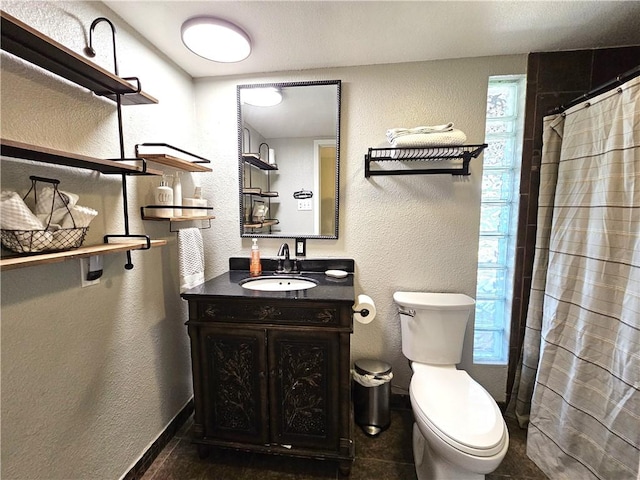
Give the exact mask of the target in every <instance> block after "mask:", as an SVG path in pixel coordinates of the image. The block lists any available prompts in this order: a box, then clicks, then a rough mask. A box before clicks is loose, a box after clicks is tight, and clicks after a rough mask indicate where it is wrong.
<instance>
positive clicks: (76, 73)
mask: <svg viewBox="0 0 640 480" xmlns="http://www.w3.org/2000/svg"><path fill="white" fill-rule="evenodd" d="M0 13H1V14H2V24H1V26H0V30H1V31H2V50H5V51H7V52H9V53H12V54H13V55H16V56H18V57H20V58H22V59H24V60H27V61H28V62H30V63H33V64H35V65H38V66H39V67H42V68H44V69H45V70H49V71H50V72H53V73H55V74H56V75H59V76H61V77H63V78H66V79H67V80H70V81H71V82H73V83H76V84H78V85H81V86H83V87H85V88H88V89H89V90H91V91H92V92H94V93H95V94H96V95H99V96H103V97H107V98H109V99H111V100H115V99H116V94H118V93H119V94H121V97H120V99H121V103H122V105H139V104H149V103H158V100H157V99H155V98H154V97H152V96H151V95H148V94H146V93H144V92H142V91H140V89H139V87H140V84H139V82H137V83H138V84H137V85H136V86H134V85H133V84H132V83H130V82H128V81H127V80H125V79H123V78H120V77H118V76H116V75H114V74H113V73H110V72H109V71H107V70H105V69H103V68H102V67H100V66H98V65H96V64H95V63H93V62H90V61H89V60H87V59H86V58H84V57H82V56H81V55H78V54H77V53H76V52H74V51H73V50H70V49H69V48H67V47H65V46H64V45H62V44H60V43H58V42H56V41H55V40H53V39H52V38H49V37H47V36H46V35H44V34H42V33H40V32H38V31H37V30H35V29H33V28H31V27H30V26H29V25H27V24H26V23H23V22H21V21H20V20H18V19H17V18H15V17H12V16H11V15H9V14H8V13H6V12H0ZM136 80H137V79H136Z"/></svg>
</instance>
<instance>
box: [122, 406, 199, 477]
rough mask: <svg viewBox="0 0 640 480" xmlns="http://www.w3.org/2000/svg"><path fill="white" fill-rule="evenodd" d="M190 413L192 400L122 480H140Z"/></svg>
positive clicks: (191, 411)
mask: <svg viewBox="0 0 640 480" xmlns="http://www.w3.org/2000/svg"><path fill="white" fill-rule="evenodd" d="M192 413H193V398H191V400H189V401H188V402H187V403H186V404H185V406H184V407H182V410H180V411H179V412H178V414H177V415H176V416H175V417H173V420H171V421H170V422H169V424H168V425H167V426H166V427H165V429H164V430H163V431H162V432H161V433H160V435H158V438H156V440H155V441H154V442H153V443H152V444H151V446H150V447H149V448H148V449H147V451H146V452H144V453H143V454H142V456H141V457H140V460H138V461H137V462H136V463H135V465H134V466H133V467H132V468H131V469H130V470H129V471H128V472H127V473H125V474H124V476H122V480H138V479H140V478H142V476H143V475H144V473H145V472H146V471H147V470H148V469H149V467H150V466H151V464H152V463H153V461H154V460H155V459H156V457H157V456H158V455H159V454H160V452H161V451H162V449H163V448H164V447H166V446H167V444H168V443H169V441H170V440H171V439H172V438H173V437H174V436H175V434H176V433H177V432H178V430H180V428H182V426H183V425H184V424H185V422H186V421H187V420H188V419H189V417H190V416H191V414H192Z"/></svg>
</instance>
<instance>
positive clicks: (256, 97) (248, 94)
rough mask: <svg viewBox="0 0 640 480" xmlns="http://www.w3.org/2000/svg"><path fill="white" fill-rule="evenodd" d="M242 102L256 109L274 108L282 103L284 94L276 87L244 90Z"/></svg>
mask: <svg viewBox="0 0 640 480" xmlns="http://www.w3.org/2000/svg"><path fill="white" fill-rule="evenodd" d="M241 100H242V102H243V103H246V104H248V105H253V106H255V107H273V106H274V105H278V104H279V103H280V102H281V101H282V92H281V91H280V89H279V88H276V87H264V88H247V89H243V91H242V99H241Z"/></svg>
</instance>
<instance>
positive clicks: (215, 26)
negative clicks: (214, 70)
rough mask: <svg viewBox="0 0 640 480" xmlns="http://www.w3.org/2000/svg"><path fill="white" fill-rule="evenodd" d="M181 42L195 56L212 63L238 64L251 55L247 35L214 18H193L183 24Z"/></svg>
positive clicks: (231, 24)
mask: <svg viewBox="0 0 640 480" xmlns="http://www.w3.org/2000/svg"><path fill="white" fill-rule="evenodd" d="M182 41H183V42H184V44H185V45H186V47H187V48H188V49H189V50H191V51H192V52H193V53H195V54H196V55H199V56H201V57H203V58H206V59H207V60H213V61H214V62H221V63H232V62H240V61H242V60H244V59H245V58H247V57H248V56H249V54H250V53H251V40H250V39H249V35H247V34H246V32H245V31H244V30H242V29H241V28H240V27H238V26H237V25H234V24H233V23H231V22H227V21H226V20H222V19H220V18H216V17H206V16H202V17H193V18H190V19H189V20H187V21H186V22H184V23H183V24H182Z"/></svg>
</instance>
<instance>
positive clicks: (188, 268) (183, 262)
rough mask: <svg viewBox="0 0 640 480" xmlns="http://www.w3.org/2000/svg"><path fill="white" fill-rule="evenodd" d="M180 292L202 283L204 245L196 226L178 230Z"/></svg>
mask: <svg viewBox="0 0 640 480" xmlns="http://www.w3.org/2000/svg"><path fill="white" fill-rule="evenodd" d="M178 267H179V272H180V293H182V292H184V291H185V290H189V289H190V288H193V287H195V286H197V285H200V284H201V283H204V247H203V244H202V234H201V233H200V230H199V229H198V228H182V229H180V230H178Z"/></svg>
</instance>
